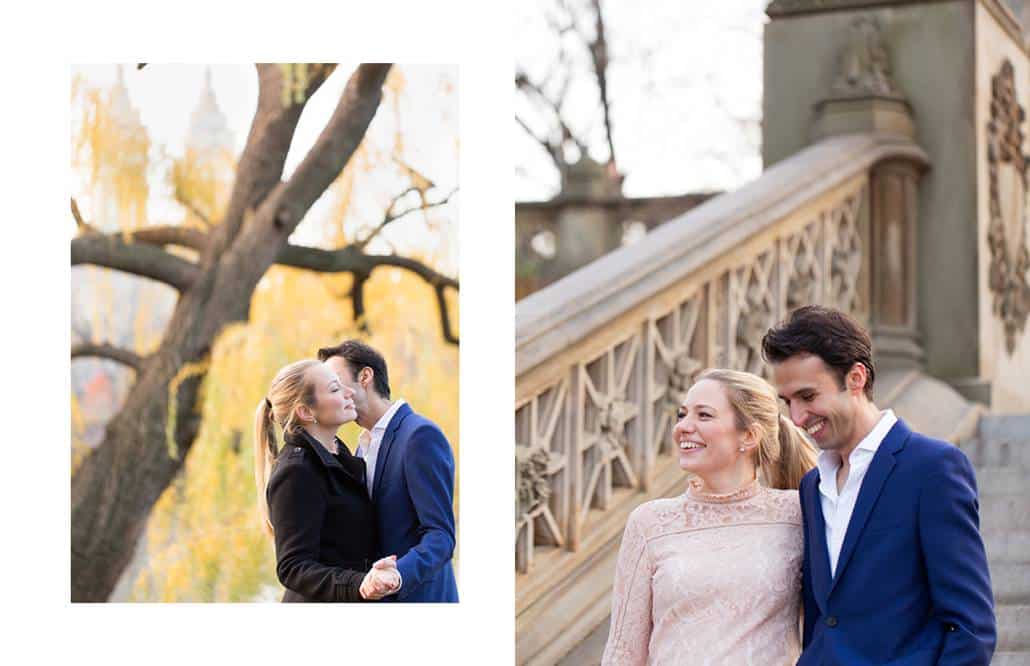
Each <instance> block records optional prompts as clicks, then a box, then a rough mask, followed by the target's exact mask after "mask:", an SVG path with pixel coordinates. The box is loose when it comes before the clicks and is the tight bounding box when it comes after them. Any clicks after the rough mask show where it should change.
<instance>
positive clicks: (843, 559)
mask: <svg viewBox="0 0 1030 666" xmlns="http://www.w3.org/2000/svg"><path fill="white" fill-rule="evenodd" d="M911 433H912V431H911V430H909V429H908V427H907V426H906V425H905V424H904V423H903V422H902V421H901V419H898V421H897V423H895V424H894V426H893V427H891V429H890V431H889V432H888V433H887V436H886V437H884V439H883V442H882V443H881V444H880V448H878V449H877V450H876V455H874V456H873V459H872V461H871V462H870V463H869V469H868V470H866V473H865V478H864V479H862V487H861V488H859V490H858V500H856V501H855V510H854V511H852V512H851V520H850V521H849V522H848V530H847V532H845V533H844V544H843V545H842V546H841V549H840V557H839V558H838V559H837V573H836V575H835V576H834V577H833V582H831V583H830V592H833V588H834V586H835V585H836V584H837V581H838V580H840V577H841V574H842V573H844V568H845V567H847V565H848V562H849V561H850V560H851V555H852V554H853V553H854V552H855V544H857V543H858V539H859V537H860V536H861V535H862V530H863V529H865V524H866V521H868V520H869V514H870V513H871V512H872V510H873V507H874V506H875V505H876V500H877V499H879V498H880V491H882V490H883V484H884V483H886V481H887V477H888V476H890V473H891V470H893V469H894V464H895V460H894V455H895V454H896V453H897V452H898V451H900V450H901V449H902V448H903V447H904V445H905V442H906V441H908V436H909V435H910V434H911Z"/></svg>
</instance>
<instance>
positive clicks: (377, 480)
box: [372, 403, 411, 499]
mask: <svg viewBox="0 0 1030 666" xmlns="http://www.w3.org/2000/svg"><path fill="white" fill-rule="evenodd" d="M410 413H411V407H410V406H408V403H404V404H403V405H401V406H400V407H399V408H398V409H397V411H396V412H395V413H394V415H393V418H392V419H390V423H389V425H387V426H386V432H385V433H383V441H382V443H381V444H380V445H379V455H378V456H376V469H375V475H374V478H373V479H372V498H373V499H375V497H376V495H378V494H379V487H380V486H381V485H383V470H385V469H386V460H387V458H389V456H390V451H391V450H392V449H393V441H394V440H395V439H396V438H397V430H399V429H400V427H401V422H402V421H403V420H404V418H405V417H406V416H407V415H408V414H410Z"/></svg>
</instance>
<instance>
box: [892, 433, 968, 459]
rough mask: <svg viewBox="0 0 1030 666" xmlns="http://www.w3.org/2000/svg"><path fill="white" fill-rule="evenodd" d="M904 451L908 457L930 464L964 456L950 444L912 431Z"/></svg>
mask: <svg viewBox="0 0 1030 666" xmlns="http://www.w3.org/2000/svg"><path fill="white" fill-rule="evenodd" d="M905 450H906V451H907V452H908V453H909V455H911V456H912V457H913V458H914V459H917V460H919V461H920V462H923V461H928V462H932V461H935V460H942V459H948V458H957V457H959V456H963V455H965V454H963V453H962V451H961V450H960V449H959V448H958V447H957V446H955V445H954V444H952V443H951V442H947V441H944V440H943V439H937V438H936V437H930V436H929V435H924V434H922V433H919V432H916V431H915V430H913V431H912V434H911V435H910V436H909V438H908V441H907V442H905Z"/></svg>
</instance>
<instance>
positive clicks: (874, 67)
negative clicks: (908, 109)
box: [833, 17, 902, 99]
mask: <svg viewBox="0 0 1030 666" xmlns="http://www.w3.org/2000/svg"><path fill="white" fill-rule="evenodd" d="M841 58H842V60H841V63H840V70H839V71H840V73H839V74H838V76H837V80H836V81H834V82H833V94H834V96H835V97H890V98H898V99H900V98H901V97H902V95H901V91H900V90H899V89H898V86H897V85H896V84H895V83H894V79H892V78H891V69H890V58H889V57H888V55H887V49H886V47H884V45H883V36H882V35H881V33H880V28H879V26H878V25H877V23H876V21H874V20H873V19H871V18H865V17H863V18H858V19H856V20H855V21H854V23H852V24H851V33H850V36H849V42H848V45H847V47H846V48H845V49H844V52H843V54H842V56H841Z"/></svg>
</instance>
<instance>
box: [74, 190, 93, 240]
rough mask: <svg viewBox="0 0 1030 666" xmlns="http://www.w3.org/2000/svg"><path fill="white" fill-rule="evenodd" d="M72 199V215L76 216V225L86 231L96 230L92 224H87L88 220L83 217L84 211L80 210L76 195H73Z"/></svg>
mask: <svg viewBox="0 0 1030 666" xmlns="http://www.w3.org/2000/svg"><path fill="white" fill-rule="evenodd" d="M71 200H72V217H74V218H75V226H76V227H78V228H79V230H80V231H85V232H91V231H95V229H94V228H93V227H92V226H90V225H89V224H87V223H86V221H85V220H84V219H82V213H80V212H79V204H78V203H77V202H76V201H75V197H72V198H71Z"/></svg>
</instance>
